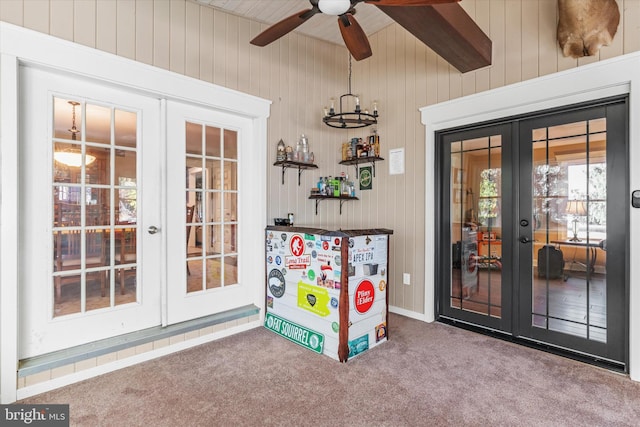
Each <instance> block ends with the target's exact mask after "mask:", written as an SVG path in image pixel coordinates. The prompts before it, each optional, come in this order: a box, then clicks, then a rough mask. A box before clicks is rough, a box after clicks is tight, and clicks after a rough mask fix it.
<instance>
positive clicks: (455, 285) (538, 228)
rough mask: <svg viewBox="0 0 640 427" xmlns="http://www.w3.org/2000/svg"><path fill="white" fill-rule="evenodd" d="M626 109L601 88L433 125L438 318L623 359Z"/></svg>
mask: <svg viewBox="0 0 640 427" xmlns="http://www.w3.org/2000/svg"><path fill="white" fill-rule="evenodd" d="M627 111H628V107H627V103H626V99H611V100H602V101H599V102H597V103H591V104H589V105H581V106H573V107H571V108H567V109H564V110H556V111H551V112H543V113H539V114H536V115H535V116H529V117H519V118H513V119H509V120H505V121H503V122H500V123H493V124H486V125H478V126H474V127H473V128H467V129H456V130H451V131H445V132H441V133H440V134H439V135H438V141H439V146H438V150H439V159H440V165H439V166H440V168H441V171H442V173H440V174H439V175H440V177H441V178H440V179H441V182H440V188H441V193H440V194H441V202H442V204H441V209H440V210H439V211H440V217H438V218H437V221H438V225H439V226H438V227H436V229H437V230H438V233H439V234H438V236H437V239H438V240H437V241H438V242H439V245H440V247H441V248H442V249H443V250H441V251H439V255H438V258H439V259H437V260H436V261H437V262H436V265H437V266H438V267H437V268H438V271H437V274H436V277H437V282H438V289H437V290H438V307H437V312H438V314H439V317H440V318H441V319H443V320H444V319H448V320H454V321H460V322H464V323H467V324H472V325H475V326H478V327H481V328H486V329H491V330H493V331H498V332H499V333H503V334H505V335H507V336H511V337H513V338H514V339H518V340H523V341H527V342H530V343H537V344H540V345H543V346H545V347H547V348H554V349H558V350H562V351H568V352H570V353H574V354H576V355H581V356H584V357H586V358H587V359H589V358H591V359H593V360H604V361H606V363H609V364H611V365H614V366H617V367H620V368H626V359H627V348H628V344H627V338H626V337H627V324H628V320H627V319H628V317H627V307H628V298H627V295H628V274H627V273H626V272H627V271H628V268H627V265H628V259H627V255H626V254H627V253H628V251H627V248H628V237H627V234H628V233H627V230H628V229H629V226H628V221H629V220H628V207H627V200H628V199H627V195H628V192H629V191H628V166H627V161H626V159H627V152H628V137H627V128H628V126H627V115H628V113H627ZM608 272H616V274H608Z"/></svg>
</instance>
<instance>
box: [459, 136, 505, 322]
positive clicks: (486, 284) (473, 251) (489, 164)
mask: <svg viewBox="0 0 640 427" xmlns="http://www.w3.org/2000/svg"><path fill="white" fill-rule="evenodd" d="M451 147H452V150H453V151H452V152H451V176H450V182H451V192H450V194H451V199H450V203H451V205H450V212H451V218H450V220H451V221H450V223H451V230H450V231H451V248H452V253H451V254H452V256H451V286H450V303H451V307H453V308H458V309H462V310H465V311H471V312H474V313H477V314H482V315H485V316H491V317H497V318H499V317H501V315H502V314H501V311H502V301H501V297H502V296H501V293H502V292H501V287H502V262H503V260H502V139H501V137H500V136H499V135H493V136H489V137H483V138H475V139H471V140H463V141H458V142H455V143H452V144H451Z"/></svg>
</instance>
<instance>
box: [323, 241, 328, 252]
mask: <svg viewBox="0 0 640 427" xmlns="http://www.w3.org/2000/svg"><path fill="white" fill-rule="evenodd" d="M322 249H324V250H325V251H328V250H329V242H327V241H326V240H325V241H324V242H322Z"/></svg>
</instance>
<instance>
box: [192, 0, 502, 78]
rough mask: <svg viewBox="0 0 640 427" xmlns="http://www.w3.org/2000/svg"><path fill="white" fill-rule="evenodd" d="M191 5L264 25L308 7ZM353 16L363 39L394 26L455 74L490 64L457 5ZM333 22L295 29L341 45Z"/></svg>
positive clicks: (481, 39)
mask: <svg viewBox="0 0 640 427" xmlns="http://www.w3.org/2000/svg"><path fill="white" fill-rule="evenodd" d="M195 1H196V2H198V3H200V4H203V5H207V6H210V7H213V8H215V9H219V10H222V11H224V12H227V13H231V14H234V15H238V16H242V17H244V18H247V19H251V20H254V21H258V22H263V23H265V24H267V25H273V24H275V23H276V22H278V21H280V20H281V19H283V18H285V17H288V16H291V15H293V14H295V13H297V12H300V11H302V10H304V9H308V8H309V7H310V4H309V2H308V1H307V0H278V1H265V0H195ZM383 12H384V13H383ZM355 16H356V18H357V21H358V23H359V24H360V26H361V27H362V28H363V30H364V32H365V34H366V35H367V36H370V35H371V34H374V33H376V32H377V31H380V30H381V29H383V28H384V27H386V26H388V25H391V24H392V23H394V22H398V23H399V24H400V25H402V26H403V27H405V28H406V29H407V30H408V31H409V32H410V33H412V34H413V35H414V36H416V37H417V38H418V39H419V40H421V41H422V42H423V43H425V44H426V45H427V46H429V47H430V48H431V49H433V50H434V51H435V52H436V53H438V54H439V55H440V56H441V57H442V58H444V59H445V60H446V61H448V62H449V63H450V64H451V65H453V66H454V67H456V68H457V69H458V70H459V71H460V72H463V73H464V72H467V71H472V70H476V69H478V68H482V67H485V66H488V65H491V49H492V46H491V40H490V39H489V37H488V36H487V35H486V34H484V32H483V31H482V30H481V29H480V27H478V26H477V25H476V23H475V22H474V21H473V19H471V17H469V15H468V14H467V13H466V12H465V11H464V9H462V7H461V6H460V5H459V4H458V3H450V4H440V5H434V6H420V7H389V6H387V7H383V6H372V5H370V4H367V3H358V4H357V5H356V15H355ZM336 21H337V18H336V17H335V16H330V15H325V14H322V13H319V14H317V15H315V16H313V17H312V18H311V19H309V20H308V21H307V22H305V23H304V24H303V25H301V26H300V27H298V28H297V29H296V30H295V31H297V32H300V33H302V34H305V35H308V36H310V37H314V38H318V39H321V40H325V41H328V42H330V43H335V44H340V45H343V44H344V42H343V40H342V37H341V35H340V31H339V27H338V23H337V22H336ZM374 54H375V53H374Z"/></svg>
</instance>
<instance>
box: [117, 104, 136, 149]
mask: <svg viewBox="0 0 640 427" xmlns="http://www.w3.org/2000/svg"><path fill="white" fill-rule="evenodd" d="M114 114H115V120H114V125H115V143H116V145H117V146H119V147H129V148H135V147H136V144H137V133H136V120H137V119H138V117H137V114H136V113H134V112H131V111H123V110H118V109H116V110H115V112H114Z"/></svg>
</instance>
